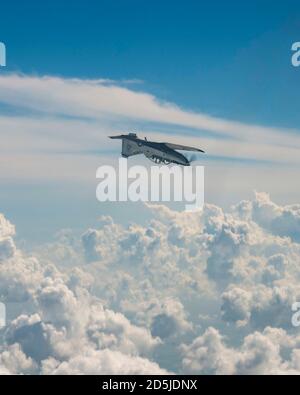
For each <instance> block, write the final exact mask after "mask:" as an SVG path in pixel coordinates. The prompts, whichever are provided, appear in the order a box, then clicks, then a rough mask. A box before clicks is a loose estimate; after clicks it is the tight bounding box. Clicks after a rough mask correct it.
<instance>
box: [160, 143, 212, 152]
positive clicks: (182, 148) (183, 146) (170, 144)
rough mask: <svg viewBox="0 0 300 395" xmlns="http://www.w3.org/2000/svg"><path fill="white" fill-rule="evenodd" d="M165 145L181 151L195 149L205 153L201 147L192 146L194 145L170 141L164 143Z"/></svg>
mask: <svg viewBox="0 0 300 395" xmlns="http://www.w3.org/2000/svg"><path fill="white" fill-rule="evenodd" d="M165 145H166V146H167V147H169V148H171V149H175V150H176V149H178V150H181V151H197V152H203V153H205V151H203V150H202V149H199V148H194V147H188V146H186V145H179V144H172V143H165Z"/></svg>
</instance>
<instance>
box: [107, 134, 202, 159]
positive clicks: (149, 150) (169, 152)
mask: <svg viewBox="0 0 300 395" xmlns="http://www.w3.org/2000/svg"><path fill="white" fill-rule="evenodd" d="M110 138H111V139H120V140H122V156H123V157H124V158H129V157H130V156H133V155H139V154H144V155H145V156H146V157H147V158H148V159H150V160H151V161H153V162H154V163H156V164H165V165H168V164H170V163H175V164H178V165H183V166H190V161H189V160H188V159H187V158H186V157H185V156H184V155H183V154H181V153H180V152H177V151H176V150H182V151H198V152H204V151H202V150H200V149H197V148H193V147H187V146H184V145H177V144H172V143H158V142H154V141H148V140H147V139H145V140H143V139H140V138H138V137H137V135H136V134H135V133H129V134H122V135H120V136H110Z"/></svg>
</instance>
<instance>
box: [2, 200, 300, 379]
mask: <svg viewBox="0 0 300 395" xmlns="http://www.w3.org/2000/svg"><path fill="white" fill-rule="evenodd" d="M146 209H147V210H149V211H150V212H151V216H152V218H153V219H152V220H151V221H150V222H149V223H147V224H145V225H143V226H142V225H137V224H134V223H133V224H131V225H129V226H128V227H124V226H121V225H120V224H118V223H115V222H114V221H113V220H112V219H111V218H110V217H101V218H100V219H99V222H98V226H97V227H95V228H91V229H88V230H86V232H84V233H83V234H82V236H81V238H77V237H75V236H74V235H73V234H72V232H71V231H63V232H60V234H59V235H58V236H57V239H56V241H55V242H52V243H49V244H47V245H43V246H40V247H39V248H38V249H37V250H36V251H32V254H30V255H28V253H25V252H23V251H22V250H20V249H19V248H18V247H17V246H16V244H15V241H14V233H15V229H14V226H13V225H12V224H10V222H9V221H8V220H7V219H5V218H4V217H3V216H0V284H1V287H0V288H1V301H3V302H5V303H6V305H7V310H8V314H9V320H8V325H7V327H6V328H4V329H3V330H2V332H1V334H2V343H1V350H0V370H1V373H3V374H9V373H12V374H14V373H25V374H28V373H29V374H31V373H39V374H71V373H75V374H79V373H92V374H100V373H116V374H126V373H128V374H134V373H137V374H142V373H149V374H150V373H157V374H164V373H166V372H171V373H193V374H251V373H255V374H267V373H271V374H275V373H279V374H289V373H290V374H291V373H300V359H299V357H300V334H299V332H298V331H297V328H295V327H293V326H292V324H291V319H292V314H293V312H292V310H291V308H292V304H293V303H294V302H296V301H299V300H300V287H299V276H300V271H299V267H300V265H299V264H300V261H299V259H300V258H299V257H300V244H299V237H298V234H299V218H300V217H299V212H300V206H299V205H292V206H284V207H283V206H278V205H276V204H275V203H274V202H272V201H271V199H270V197H269V196H268V195H267V194H265V193H257V194H256V195H255V197H254V199H253V200H250V201H242V202H240V203H239V204H237V205H235V206H233V207H232V209H231V210H230V211H229V212H224V211H223V210H222V209H221V208H220V207H217V206H214V205H206V206H205V209H204V210H203V212H198V213H186V212H175V211H172V210H170V209H168V208H166V207H165V206H159V205H147V207H146Z"/></svg>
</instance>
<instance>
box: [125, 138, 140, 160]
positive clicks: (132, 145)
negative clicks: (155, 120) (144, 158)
mask: <svg viewBox="0 0 300 395" xmlns="http://www.w3.org/2000/svg"><path fill="white" fill-rule="evenodd" d="M142 153H143V151H142V150H141V148H140V147H139V146H138V144H137V143H136V142H135V141H131V140H127V139H122V156H124V157H125V158H128V157H129V156H133V155H138V154H142Z"/></svg>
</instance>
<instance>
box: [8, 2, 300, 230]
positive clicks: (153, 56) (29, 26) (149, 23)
mask: <svg viewBox="0 0 300 395" xmlns="http://www.w3.org/2000/svg"><path fill="white" fill-rule="evenodd" d="M0 13H1V14H0V15H1V23H0V41H3V42H4V43H5V44H6V46H7V56H8V57H7V67H6V69H3V68H2V69H0V77H1V76H2V77H7V81H6V80H2V81H1V83H2V85H1V88H0V89H3V91H2V93H3V95H4V96H5V97H1V98H0V118H1V115H3V116H4V117H10V118H9V121H10V122H14V121H16V122H17V121H20V116H23V117H25V118H26V120H27V121H28V125H27V126H26V128H27V129H28V130H27V129H26V128H25V123H24V128H25V129H26V133H27V134H26V136H27V137H26V136H25V137H24V144H25V143H27V142H28V141H29V140H30V142H31V143H32V144H31V145H32V146H30V147H27V148H26V149H27V151H26V150H25V148H24V147H23V145H24V144H23V140H21V139H20V135H21V134H22V133H23V132H24V131H23V129H22V130H21V129H20V130H19V129H18V128H19V127H20V125H19V124H18V125H17V126H13V127H12V126H11V127H10V129H7V130H4V129H3V130H2V132H3V133H4V136H5V139H7V141H8V137H9V136H10V137H11V138H12V139H14V141H16V143H14V144H15V151H14V152H13V151H12V152H11V153H10V151H7V152H6V153H7V155H10V156H7V157H8V159H7V160H6V162H3V163H4V164H5V165H6V167H7V169H8V170H9V171H10V173H9V175H7V178H5V180H3V179H2V185H5V188H2V191H1V204H2V211H3V212H4V213H5V214H6V215H7V216H8V217H9V218H11V219H12V220H13V222H14V223H16V224H17V226H18V229H20V233H21V236H24V237H31V238H38V236H39V235H40V234H42V233H43V232H45V233H47V232H48V233H53V232H54V230H57V229H59V228H61V227H76V225H78V226H82V227H84V226H87V225H88V224H90V223H91V221H92V220H93V219H95V218H96V217H97V215H98V214H99V213H101V214H103V213H107V214H112V213H115V212H116V211H117V215H118V216H120V217H123V219H124V221H129V220H130V218H131V214H129V213H130V211H128V210H127V209H126V208H125V209H124V210H122V207H118V208H117V210H116V207H114V208H110V207H108V206H102V207H101V208H99V205H97V202H96V201H95V200H94V190H95V180H94V179H93V177H94V173H95V168H96V164H95V155H93V158H88V160H89V161H90V162H88V161H85V159H83V158H82V157H78V158H77V159H76V163H80V164H82V163H83V162H84V163H87V165H86V168H85V169H84V170H82V172H84V171H86V175H87V178H89V179H90V181H91V180H92V181H91V182H90V184H89V187H88V188H82V187H78V188H77V186H76V185H75V184H74V183H72V182H70V184H68V185H69V186H67V184H65V183H64V182H63V181H62V180H56V179H54V178H51V180H49V179H41V178H40V175H38V176H37V175H36V169H37V167H39V165H38V163H47V164H48V165H49V167H47V168H46V169H47V171H48V170H49V169H50V171H51V169H52V166H51V163H50V159H49V158H50V156H49V157H47V158H46V157H45V158H44V157H43V153H45V152H46V151H47V150H48V149H50V150H51V149H53V150H54V149H55V150H57V149H58V148H59V147H60V145H59V144H60V142H62V146H63V147H62V150H63V149H64V150H65V152H69V148H68V145H67V143H73V140H74V141H75V142H77V140H78V144H79V146H80V147H81V146H82V149H83V150H86V151H88V150H93V149H95V147H98V146H99V147H100V146H101V145H100V143H101V144H102V140H101V141H100V140H99V142H98V141H97V140H94V139H93V138H92V137H93V133H94V131H93V130H92V129H93V128H94V127H95V128H96V129H97V127H99V130H100V128H101V127H102V130H103V131H104V132H106V130H108V129H109V128H111V129H112V130H115V129H118V130H120V129H125V130H127V129H128V128H131V127H132V128H135V129H136V128H138V129H139V130H140V129H141V130H142V131H144V132H147V134H148V133H150V134H151V132H155V133H161V134H162V135H163V134H164V133H165V134H172V135H174V138H179V137H182V138H185V137H186V136H187V135H189V136H190V137H191V136H192V135H193V136H194V137H195V135H196V134H198V135H199V136H201V137H205V136H206V134H205V133H208V132H207V131H206V129H205V127H204V126H203V125H202V124H201V122H200V124H201V125H202V126H201V125H200V126H201V127H200V126H199V125H198V124H197V125H198V126H197V127H195V126H193V127H190V126H189V123H190V122H192V124H193V122H194V120H191V119H190V113H186V114H177V113H176V116H177V115H178V116H179V117H181V116H184V117H185V116H187V118H188V122H187V123H185V121H182V120H181V121H180V122H179V123H178V124H176V122H174V125H173V122H172V116H170V114H169V115H167V114H165V115H163V116H162V118H159V119H156V118H155V117H154V118H153V116H152V113H151V111H152V110H150V109H149V113H147V108H145V117H144V118H145V119H144V118H143V117H140V118H137V119H135V117H134V106H136V105H137V104H138V102H139V100H138V98H139V97H138V96H137V97H133V96H132V95H131V93H132V92H138V93H141V94H144V93H145V94H147V95H148V94H151V95H153V97H155V99H156V100H157V103H163V102H164V101H167V102H170V103H174V104H176V106H178V107H180V108H181V109H183V110H186V111H188V112H191V111H193V112H194V113H196V114H198V113H199V114H206V115H208V116H211V117H213V118H214V119H224V120H232V121H235V122H240V123H242V124H241V133H243V132H242V130H244V132H245V133H248V132H249V130H248V127H247V125H253V124H254V125H260V126H261V127H266V128H273V127H274V128H281V129H282V130H281V131H280V134H281V138H280V139H279V140H276V136H274V141H275V140H276V141H277V143H276V144H277V148H276V147H275V148H276V149H275V148H274V147H273V148H274V149H273V148H272V149H273V150H272V151H269V147H268V143H270V144H271V143H272V142H273V134H272V133H273V131H271V130H269V129H266V130H263V129H260V131H259V133H261V134H259V137H261V136H262V135H264V136H265V137H264V139H265V141H264V144H265V145H262V146H260V148H259V149H258V150H257V152H255V151H256V148H255V145H254V144H253V145H252V146H251V149H250V147H249V152H250V150H251V155H252V156H251V157H250V158H248V157H247V146H246V147H245V146H244V147H242V149H241V147H240V146H236V148H231V150H230V147H227V148H226V150H225V148H224V152H222V146H221V143H220V142H218V146H217V144H216V146H214V145H213V144H210V145H208V147H209V149H210V156H209V157H207V159H205V161H206V162H205V164H206V165H207V176H208V178H209V180H210V183H211V185H210V188H208V194H207V196H208V199H209V200H210V201H217V203H218V204H222V203H223V202H222V201H221V200H222V199H223V196H225V198H224V199H225V200H226V203H231V202H234V201H237V200H239V199H240V198H242V197H243V196H242V195H243V194H245V193H247V194H248V195H247V196H245V197H249V194H250V193H251V192H252V191H253V190H254V189H259V190H265V191H267V192H272V193H274V194H275V198H277V199H278V200H280V201H281V202H283V201H290V202H295V201H296V200H297V199H298V192H297V191H296V187H295V181H293V180H294V174H295V173H297V169H298V167H297V165H295V163H296V162H297V161H296V159H295V160H294V162H293V164H292V165H289V166H290V167H289V168H288V170H287V169H285V170H282V168H280V171H278V167H274V168H272V167H271V166H269V167H268V168H264V169H263V171H262V170H261V168H259V167H258V166H259V165H261V164H263V162H264V159H265V158H264V153H266V156H267V158H268V160H269V161H270V159H272V160H273V158H274V160H275V159H278V158H279V157H280V156H281V153H280V150H279V148H280V146H281V145H284V144H285V137H284V136H285V129H286V128H291V129H293V130H294V131H293V133H299V132H298V130H299V129H300V128H299V123H300V112H299V99H300V97H299V95H300V94H299V83H300V68H299V69H296V68H294V67H292V66H291V45H292V43H293V42H295V41H300V4H299V1H293V0H288V1H284V2H283V1H281V2H273V1H267V0H260V1H258V0H255V1H245V2H238V1H226V2H224V1H209V2H208V1H151V2H150V1H149V2H141V1H130V0H128V1H89V2H86V1H85V2H84V1H73V2H72V4H71V3H70V2H67V1H65V2H62V1H56V0H54V1H51V2H49V3H41V2H38V1H26V2H23V1H19V2H17V1H12V2H6V3H5V4H1V7H0ZM16 73H21V74H23V75H24V76H25V77H24V80H26V81H27V82H26V84H28V85H26V87H27V88H25V87H23V88H20V86H21V85H22V84H21V82H20V81H19V80H17V82H16V81H15V80H14V78H10V77H9V76H10V75H12V74H13V75H15V74H16ZM45 75H48V76H57V77H61V79H62V81H66V79H67V78H76V79H81V80H84V79H91V80H92V79H108V80H113V81H115V82H114V84H116V85H117V86H118V87H120V88H124V90H123V91H121V93H122V95H123V94H124V102H123V104H122V105H121V104H120V108H121V109H120V108H119V107H118V108H117V109H113V111H116V112H115V113H114V114H115V117H116V118H115V121H114V123H113V122H111V123H109V122H108V121H107V120H103V119H102V120H101V119H98V118H97V111H96V112H93V111H94V107H93V106H94V103H92V102H91V103H88V105H87V108H86V109H85V111H87V112H85V111H83V112H82V113H81V111H80V110H81V106H80V103H77V104H76V106H77V107H76V106H75V107H74V108H73V109H72V110H71V111H70V108H69V107H68V105H67V104H66V106H65V108H64V103H68V100H69V101H70V98H72V94H74V95H77V88H76V86H75V85H76V84H75V85H74V84H73V85H72V84H68V83H63V85H62V86H63V88H62V89H63V90H64V89H66V91H67V90H68V89H69V88H70V89H71V91H70V92H73V93H70V95H69V96H68V95H66V96H65V97H56V96H55V95H56V93H57V89H59V88H57V82H55V81H54V80H51V81H48V82H47V81H46V82H45V81H44V82H42V81H40V80H39V81H38V84H41V86H40V89H41V91H35V84H36V81H35V82H34V81H33V82H32V81H31V80H30V77H36V78H40V77H43V76H45ZM15 83H17V85H14V84H15ZM31 83H32V85H31ZM9 84H10V85H9ZM43 84H44V85H45V84H48V85H47V86H48V87H49V90H47V89H48V88H47V89H46V88H45V86H44V85H43ZM42 85H43V86H42ZM59 86H60V85H59ZM85 88H87V89H89V88H90V87H89V86H86V85H85V86H84V89H85ZM26 89H28V92H27V91H26ZM51 89H52V90H51ZM6 90H7V91H6ZM29 91H30V92H29ZM127 94H130V97H131V98H132V99H133V102H132V103H133V104H132V106H133V107H132V108H131V109H129V110H130V111H129V113H127V112H126V111H127V110H124V105H125V104H126V100H127V99H126V98H127ZM0 95H1V92H0ZM22 95H25V96H24V97H25V98H26V99H25V100H24V101H23V102H22V97H23V96H22ZM54 97H55V99H54ZM51 99H53V101H51ZM63 100H66V102H64V101H63ZM82 100H83V99H82ZM136 100H137V101H136ZM71 101H72V100H71ZM147 103H149V107H151V108H152V107H153V108H152V109H153V111H154V113H155V111H156V110H157V107H156V105H154V104H155V103H153V102H152V101H151V100H150V99H149V97H148V96H147V99H146V100H145V107H147ZM43 104H44V106H43ZM152 104H153V106H152ZM82 105H83V106H84V105H85V103H84V102H83V103H82ZM47 106H48V107H47ZM89 106H90V107H89ZM122 106H123V107H122ZM113 107H114V106H113ZM60 108H64V109H63V110H62V111H60ZM96 109H97V107H96ZM160 109H161V108H160ZM92 110H93V111H92ZM106 110H107V109H106ZM106 110H105V111H106ZM142 110H144V107H143V108H142ZM76 111H78V120H80V121H82V122H83V121H84V120H85V121H86V124H84V125H83V130H84V131H85V134H84V136H83V137H84V139H82V140H80V138H79V137H80V135H81V130H80V128H79V126H78V131H74V133H73V134H72V137H71V138H70V136H71V135H70V134H68V133H67V131H66V130H69V129H70V124H67V122H65V123H64V124H62V123H61V124H58V126H57V125H56V124H55V128H56V129H55V133H54V132H53V130H54V129H53V130H52V129H51V125H52V124H51V122H52V121H53V120H56V121H57V122H63V119H64V120H65V121H67V120H68V119H70V120H71V121H74V128H75V127H76V126H77V124H76V119H77V112H76ZM99 111H100V110H99ZM120 111H121V112H122V114H123V115H122V116H123V117H124V116H125V118H122V119H120V118H118V117H119V112H120ZM49 114H50V117H52V118H51V119H50V120H49V119H48V118H47V117H49ZM86 114H87V115H86ZM126 116H127V117H128V120H126V121H125V120H124V119H126ZM46 118H47V119H46ZM166 118H168V119H167V120H166ZM0 121H1V119H0ZM104 121H105V122H104ZM3 122H7V119H6V118H5V119H4V120H3ZM34 122H35V123H34ZM197 122H198V120H197ZM197 122H196V123H197ZM37 124H38V125H41V126H40V129H39V127H37ZM13 125H15V124H14V123H13ZM31 126H32V130H33V129H34V132H32V130H31V129H30V128H31ZM231 126H232V127H233V128H234V129H238V127H239V125H238V124H237V125H231V124H228V125H227V126H226V130H227V132H226V133H229V134H230V128H231ZM22 127H23V125H22ZM52 127H53V125H52ZM106 127H107V128H108V129H105V128H106ZM60 128H61V129H60ZM89 128H91V130H89ZM189 128H190V129H189ZM193 128H194V129H193ZM213 129H214V127H212V128H211V130H209V133H210V136H211V138H212V139H213V137H214V134H213V133H215V132H217V131H214V130H213ZM217 129H218V128H217ZM74 130H75V129H74ZM186 131H188V132H186ZM264 132H266V135H265V134H264ZM269 132H270V133H271V132H272V133H271V134H270V135H269V134H268V133H269ZM0 133H1V130H0ZM24 133H25V132H24ZM64 133H65V134H64ZM186 133H187V134H186ZM251 133H252V132H251V130H250V132H249V133H248V134H249V136H248V137H250V140H251V138H252V140H253V136H251ZM275 134H276V133H275ZM64 135H66V136H67V138H65V139H64V138H63V137H62V136H64ZM22 136H23V135H22ZM267 136H269V137H267ZM2 137H3V135H2ZM2 137H1V138H2ZM223 137H224V136H223ZM227 137H228V136H227ZM36 139H37V140H38V139H40V140H41V142H39V143H36ZM47 139H48V140H49V144H48V142H47V143H45V144H42V140H45V141H46V140H47ZM236 139H237V140H238V136H237V133H236V131H235V140H236ZM266 139H267V140H266ZM268 139H269V140H268ZM48 140H47V141H48ZM83 140H84V141H83ZM235 140H234V141H235ZM7 141H6V144H7V146H9V147H10V144H13V143H10V142H7ZM203 141H205V140H203ZM234 141H233V142H234ZM254 142H255V139H254ZM208 143H209V142H207V144H208ZM47 144H48V145H49V146H48V145H47ZM51 144H52V145H51ZM286 144H289V145H290V146H291V145H292V144H293V141H292V140H290V139H289V138H288V137H287V143H286ZM297 144H298V141H297ZM18 145H19V146H18ZM25 145H26V144H25ZM35 145H37V146H38V150H39V152H38V153H39V155H40V157H39V159H38V160H36V161H35V160H34V156H33V155H32V153H33V148H34V149H37V148H36V147H35ZM17 146H18V147H17ZM50 146H51V147H50ZM49 147H50V148H49ZM23 148H24V152H22V149H23ZM29 148H30V150H29ZM204 148H205V147H204ZM214 148H215V149H214ZM4 149H5V148H4ZM72 149H74V150H75V149H76V150H77V151H78V147H77V146H75V143H74V147H71V152H72ZM109 149H111V147H108V148H107V150H109ZM113 150H115V151H113V152H115V154H116V155H117V152H116V146H114V147H113ZM225 151H226V152H225ZM15 152H16V153H15ZM25 152H26V153H27V154H28V153H29V152H30V155H31V157H30V160H32V163H31V162H30V165H29V159H28V158H29V157H26V159H25V161H24V157H23V156H22V155H23V153H25ZM34 154H35V155H36V152H35V151H34ZM54 154H55V153H54V151H53V152H52V155H54ZM290 154H291V157H295V158H296V157H297V156H298V157H299V154H298V152H285V153H284V156H285V157H289V155H290ZM14 155H19V156H16V157H15V156H14ZM53 157H54V156H53ZM10 158H11V162H10ZM13 158H17V159H16V163H21V165H20V168H18V169H17V170H16V168H15V167H16V166H15V162H13ZM245 158H246V162H245ZM237 159H238V160H237ZM248 159H251V162H249V168H247V171H248V173H244V172H242V171H241V170H240V168H241V167H242V168H243V169H245V167H246V163H248V162H247V160H248ZM2 160H3V161H5V159H2ZM59 160H60V159H59ZM39 161H40V162H39ZM47 161H48V162H47ZM55 161H56V160H55ZM295 161H296V162H295ZM56 162H57V161H56ZM74 163H75V159H74ZM70 164H71V162H70ZM72 164H73V162H72ZM27 165H28V170H27ZM62 166H63V165H62ZM93 166H94V167H93ZM6 167H5V170H6ZM258 168H259V170H260V171H259V172H258V171H257V169H258ZM32 169H34V171H33V170H32ZM291 169H292V170H291ZM243 171H244V170H243ZM245 171H246V170H245ZM53 172H54V173H55V171H54V170H53ZM61 172H62V173H65V172H67V170H66V169H64V168H61ZM33 173H34V177H33V175H32V174H33ZM257 173H259V174H260V175H261V174H264V177H261V179H260V180H257V179H256V178H257V177H256V174H257ZM20 174H21V176H20ZM54 175H57V172H56V174H54ZM54 175H53V177H54ZM220 177H221V179H222V180H223V184H222V185H221V186H220V184H219V182H220ZM78 178H80V177H79V176H78ZM280 178H283V179H285V180H286V182H287V185H284V186H280V183H279V182H278V179H280ZM232 180H234V187H233V181H232ZM245 180H249V182H248V184H249V185H246V182H245ZM78 182H79V181H78ZM278 185H279V186H278ZM218 187H219V190H218ZM57 191H60V192H59V193H57ZM229 194H231V195H232V196H231V197H230V198H226V197H228V196H229ZM220 196H222V199H221V198H220ZM20 197H21V198H20ZM134 209H135V208H134ZM75 213H76V216H75ZM131 213H132V212H131ZM47 237H48V235H47Z"/></svg>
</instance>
